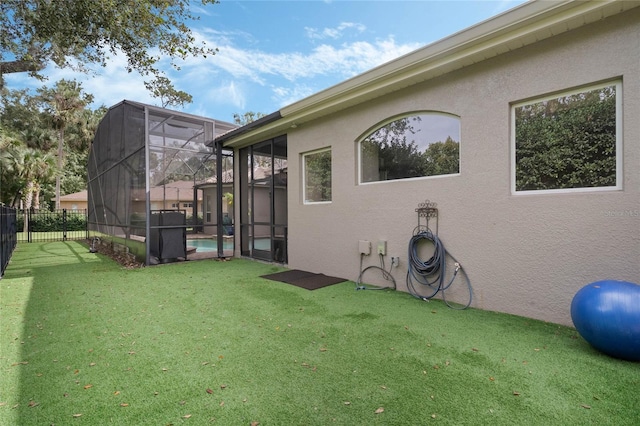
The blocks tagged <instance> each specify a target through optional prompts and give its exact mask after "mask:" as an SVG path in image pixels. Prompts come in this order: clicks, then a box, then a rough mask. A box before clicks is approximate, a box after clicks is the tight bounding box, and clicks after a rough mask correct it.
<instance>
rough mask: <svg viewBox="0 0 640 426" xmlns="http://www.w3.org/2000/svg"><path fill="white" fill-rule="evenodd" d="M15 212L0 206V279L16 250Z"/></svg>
mask: <svg viewBox="0 0 640 426" xmlns="http://www.w3.org/2000/svg"><path fill="white" fill-rule="evenodd" d="M16 234H17V233H16V210H15V209H12V208H10V207H7V206H2V205H0V277H2V276H3V275H4V270H5V269H6V268H7V265H8V264H9V260H11V255H12V254H13V249H15V248H16V242H17V235H16Z"/></svg>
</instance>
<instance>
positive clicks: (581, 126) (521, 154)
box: [511, 82, 621, 192]
mask: <svg viewBox="0 0 640 426" xmlns="http://www.w3.org/2000/svg"><path fill="white" fill-rule="evenodd" d="M620 91H621V84H620V83H619V82H614V83H608V84H605V85H597V86H590V87H586V88H582V89H580V90H573V91H570V92H565V93H562V94H559V95H554V96H549V97H545V98H540V99H535V100H533V101H527V102H522V103H518V104H515V105H513V107H512V132H513V136H512V138H513V150H512V151H513V153H512V155H513V156H514V158H513V164H514V170H513V172H512V184H511V186H512V192H524V191H550V192H557V191H572V190H574V191H575V190H578V191H579V190H585V189H589V190H596V189H612V188H618V187H619V186H620V181H621V178H620V175H621V127H620V125H621V124H620V123H621V121H620V113H621V107H620V106H621V95H620Z"/></svg>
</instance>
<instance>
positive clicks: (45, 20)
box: [0, 0, 217, 86]
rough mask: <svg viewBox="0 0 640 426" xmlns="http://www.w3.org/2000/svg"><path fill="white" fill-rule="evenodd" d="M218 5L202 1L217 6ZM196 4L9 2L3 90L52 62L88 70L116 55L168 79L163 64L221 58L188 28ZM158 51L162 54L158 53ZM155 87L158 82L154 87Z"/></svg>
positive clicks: (0, 38)
mask: <svg viewBox="0 0 640 426" xmlns="http://www.w3.org/2000/svg"><path fill="white" fill-rule="evenodd" d="M216 2H217V1H216V0H199V3H200V4H202V5H204V4H215V3H216ZM190 3H191V1H190V0H137V1H122V0H101V1H72V0H59V1H49V0H3V1H2V2H0V21H1V22H2V27H3V28H2V31H0V86H2V74H8V73H15V72H29V73H30V74H31V75H32V76H34V77H40V78H41V77H42V76H41V75H40V74H39V71H41V70H42V69H43V68H44V67H45V66H46V65H47V64H48V63H49V62H53V63H55V64H56V65H57V66H59V67H61V68H73V69H78V70H83V71H86V70H87V69H88V68H89V67H90V66H91V65H94V64H97V65H100V66H103V67H104V66H105V65H106V63H107V61H108V60H109V59H110V56H111V55H114V54H117V53H118V52H122V53H124V54H125V55H126V57H127V61H128V63H127V71H129V72H131V71H138V72H139V73H140V74H142V75H144V76H147V75H151V76H153V77H154V78H155V79H156V81H157V79H158V78H160V77H162V76H163V73H162V72H161V71H160V70H159V69H158V62H159V61H160V60H161V59H162V58H163V57H169V58H170V60H171V65H172V66H173V67H174V68H175V69H180V67H179V66H178V65H177V63H176V60H177V59H182V60H184V59H186V58H187V57H189V56H201V55H202V56H204V57H206V55H210V54H211V55H213V54H215V52H216V50H215V49H211V48H208V47H206V45H205V44H204V43H197V42H196V40H195V37H194V35H193V32H192V31H191V30H190V29H189V27H188V25H187V23H188V22H189V21H194V20H197V19H198V17H197V16H196V15H194V13H193V12H191V10H190ZM156 52H157V53H156ZM151 84H152V85H153V83H151Z"/></svg>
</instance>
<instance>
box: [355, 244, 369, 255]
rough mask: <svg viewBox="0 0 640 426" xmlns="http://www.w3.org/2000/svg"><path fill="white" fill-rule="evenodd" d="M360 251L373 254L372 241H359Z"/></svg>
mask: <svg viewBox="0 0 640 426" xmlns="http://www.w3.org/2000/svg"><path fill="white" fill-rule="evenodd" d="M358 251H359V252H360V254H366V255H370V254H371V241H367V240H360V241H358Z"/></svg>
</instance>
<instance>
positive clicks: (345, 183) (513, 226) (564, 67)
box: [288, 9, 640, 324]
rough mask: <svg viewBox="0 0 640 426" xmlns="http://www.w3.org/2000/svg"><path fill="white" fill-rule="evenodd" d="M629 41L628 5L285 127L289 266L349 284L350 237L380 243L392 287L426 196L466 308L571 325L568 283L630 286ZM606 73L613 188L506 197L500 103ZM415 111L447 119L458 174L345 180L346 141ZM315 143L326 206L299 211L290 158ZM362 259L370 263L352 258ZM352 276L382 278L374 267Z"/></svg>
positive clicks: (351, 149)
mask: <svg viewBox="0 0 640 426" xmlns="http://www.w3.org/2000/svg"><path fill="white" fill-rule="evenodd" d="M639 35H640V10H638V9H635V10H632V11H630V12H625V13H624V14H623V15H622V16H617V17H614V18H610V19H608V20H606V21H604V22H599V23H596V24H592V25H589V26H587V27H583V28H581V29H579V30H575V31H572V32H569V33H565V34H563V35H560V36H557V37H553V38H551V39H547V40H544V41H541V42H538V43H536V44H533V45H530V46H528V47H524V48H521V49H519V50H516V51H513V52H510V53H507V54H503V55H501V56H499V57H497V58H493V59H490V60H487V61H485V62H482V63H479V64H476V65H474V66H471V67H468V68H465V69H463V70H460V71H457V72H454V73H451V74H449V75H446V76H443V77H441V78H438V79H436V80H431V81H428V82H426V83H423V84H421V85H418V86H413V87H410V88H408V89H406V90H404V91H402V92H398V93H394V94H392V95H387V96H384V97H382V98H380V99H378V100H376V101H373V102H370V103H368V104H366V105H362V106H359V107H356V108H351V109H349V110H347V111H343V112H341V113H340V114H337V115H334V116H330V117H327V118H324V119H322V120H319V121H316V122H313V123H306V124H304V125H302V126H299V127H298V128H297V129H292V131H291V132H290V133H289V134H288V157H289V163H288V165H289V176H290V179H289V198H288V202H289V267H291V268H298V269H305V270H309V271H313V272H322V273H325V274H329V275H335V276H340V277H344V278H348V279H351V280H355V279H356V278H357V276H358V273H359V259H360V255H359V252H358V240H369V241H371V242H372V244H373V249H374V250H375V244H376V242H377V241H378V240H386V241H387V243H388V256H387V257H386V261H387V265H388V264H389V263H388V262H390V257H391V256H399V257H400V262H401V263H400V268H399V269H397V270H394V276H395V278H396V280H397V283H398V289H399V290H402V291H406V280H405V275H406V270H407V269H406V266H407V246H408V242H409V239H410V237H411V234H412V231H413V229H414V227H415V226H416V225H417V220H418V219H417V216H416V213H415V208H416V207H417V206H418V203H420V202H422V201H424V200H425V199H429V200H431V201H434V202H436V203H437V204H438V208H439V214H440V217H439V227H438V230H439V236H440V237H441V239H442V241H443V242H444V245H445V247H446V248H447V250H449V251H450V252H451V253H452V254H454V255H455V256H456V257H457V259H458V260H459V261H460V262H461V263H462V264H463V266H464V268H465V270H466V271H467V273H468V276H469V278H470V280H471V283H472V285H473V291H474V302H473V305H472V306H474V307H477V308H482V309H488V310H496V311H502V312H509V313H514V314H518V315H523V316H527V317H532V318H537V319H542V320H546V321H550V322H555V323H562V324H571V318H570V304H571V300H572V298H573V295H574V294H575V292H576V291H577V290H578V289H580V288H581V287H582V286H584V285H586V284H587V283H589V282H592V281H595V280H600V279H607V278H611V279H620V280H629V281H634V282H640V189H639V188H640V171H639V170H640V141H639V138H640V119H639V117H640V73H639V71H638V70H639V69H640V59H639V58H640V36H639ZM620 77H621V78H622V80H623V150H624V156H623V173H624V177H623V189H622V190H615V191H605V192H580V193H562V194H530V195H522V194H519V195H512V194H511V190H510V176H511V167H512V164H511V153H510V150H511V148H510V104H511V103H514V102H517V101H521V100H525V99H528V98H532V97H538V96H541V95H544V94H548V93H553V92H556V91H561V90H564V89H569V88H574V87H578V86H581V85H587V84H591V83H595V82H600V81H606V80H613V79H616V78H620ZM418 110H419V111H422V110H424V111H443V112H447V113H450V114H455V115H458V116H459V117H460V119H461V167H460V169H461V173H460V175H458V176H449V177H437V178H423V179H415V180H402V181H389V182H382V183H376V184H368V185H358V184H357V164H356V142H355V141H356V140H357V138H358V137H359V136H361V135H362V133H363V132H365V131H366V130H367V129H369V128H370V127H371V126H373V125H375V124H376V123H378V122H380V121H382V120H384V119H386V118H388V117H390V116H394V115H397V114H401V113H404V112H408V111H418ZM329 146H330V147H331V149H332V167H333V174H332V181H333V185H332V191H333V200H332V203H330V204H323V205H304V204H303V200H302V191H301V179H300V178H295V177H296V176H300V170H301V153H304V152H307V151H311V150H315V149H319V148H323V147H329ZM372 264H378V257H377V256H376V255H372V256H368V257H367V258H366V259H365V266H367V265H372ZM365 281H367V282H378V283H380V282H382V281H381V280H380V279H379V274H376V273H374V272H371V273H370V274H368V275H366V276H365ZM462 295H463V293H459V294H458V295H457V297H458V298H459V300H464V297H462ZM451 296H452V297H456V292H453V293H451ZM362 297H367V295H366V294H363V295H362Z"/></svg>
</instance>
